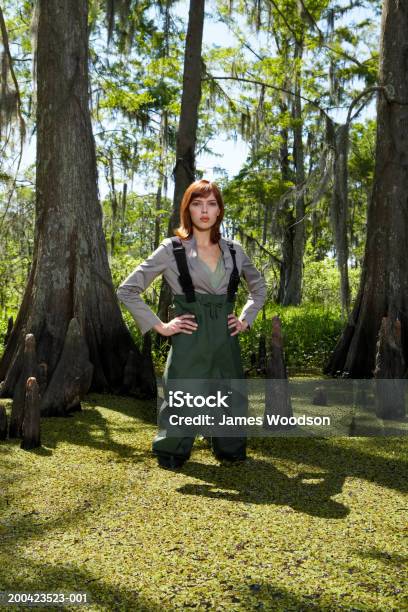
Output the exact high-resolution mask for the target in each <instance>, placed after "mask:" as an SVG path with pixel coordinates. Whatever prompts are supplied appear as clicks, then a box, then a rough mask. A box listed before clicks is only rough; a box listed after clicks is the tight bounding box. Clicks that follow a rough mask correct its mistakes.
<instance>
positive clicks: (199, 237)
mask: <svg viewBox="0 0 408 612" xmlns="http://www.w3.org/2000/svg"><path fill="white" fill-rule="evenodd" d="M193 235H194V238H195V241H196V244H197V246H198V247H202V248H205V247H209V246H211V245H212V244H214V243H213V242H211V229H208V230H207V229H206V230H202V231H200V230H197V229H196V228H195V227H193Z"/></svg>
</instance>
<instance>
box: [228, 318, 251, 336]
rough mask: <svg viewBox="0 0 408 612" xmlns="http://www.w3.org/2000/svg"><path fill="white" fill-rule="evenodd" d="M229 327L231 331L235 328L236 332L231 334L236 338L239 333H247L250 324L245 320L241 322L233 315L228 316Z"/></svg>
mask: <svg viewBox="0 0 408 612" xmlns="http://www.w3.org/2000/svg"><path fill="white" fill-rule="evenodd" d="M228 327H229V328H230V329H232V328H235V331H233V332H232V334H230V335H231V336H235V335H236V334H239V332H242V331H245V330H246V329H247V328H248V323H247V322H246V321H245V319H244V320H243V321H240V320H239V319H238V317H237V316H236V315H234V314H232V313H231V314H229V315H228Z"/></svg>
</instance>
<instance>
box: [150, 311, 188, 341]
mask: <svg viewBox="0 0 408 612" xmlns="http://www.w3.org/2000/svg"><path fill="white" fill-rule="evenodd" d="M197 327H198V325H197V323H196V322H195V315H194V314H191V313H185V314H182V315H179V316H177V317H174V319H172V320H171V321H169V322H168V323H159V324H157V325H154V326H153V329H155V330H156V331H157V332H158V333H159V334H161V335H162V336H173V334H178V333H180V332H181V333H183V334H192V333H193V331H195V330H196V329H197Z"/></svg>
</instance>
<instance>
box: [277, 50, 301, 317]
mask: <svg viewBox="0 0 408 612" xmlns="http://www.w3.org/2000/svg"><path fill="white" fill-rule="evenodd" d="M302 55H303V42H299V41H296V43H295V60H298V59H301V58H302ZM300 95H301V83H300V69H299V70H298V72H297V75H296V77H295V96H294V100H293V112H292V115H293V119H294V120H295V125H294V128H293V157H294V160H295V168H296V203H295V215H296V219H295V224H294V226H293V227H292V228H290V230H289V231H290V232H291V231H292V232H293V242H292V249H291V250H292V253H291V255H292V257H291V262H290V264H291V265H290V268H289V270H288V281H287V284H286V285H285V293H284V296H283V301H282V303H283V304H284V305H285V306H289V305H293V306H297V305H298V304H300V302H301V299H302V278H303V253H304V250H305V219H304V217H305V198H304V195H303V192H302V191H301V190H302V188H303V185H304V182H305V162H304V147H303V138H302V132H303V123H302V100H301V97H300ZM289 235H290V234H289Z"/></svg>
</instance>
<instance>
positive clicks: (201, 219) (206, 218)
mask: <svg viewBox="0 0 408 612" xmlns="http://www.w3.org/2000/svg"><path fill="white" fill-rule="evenodd" d="M209 218H210V217H200V221H208V220H209Z"/></svg>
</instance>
